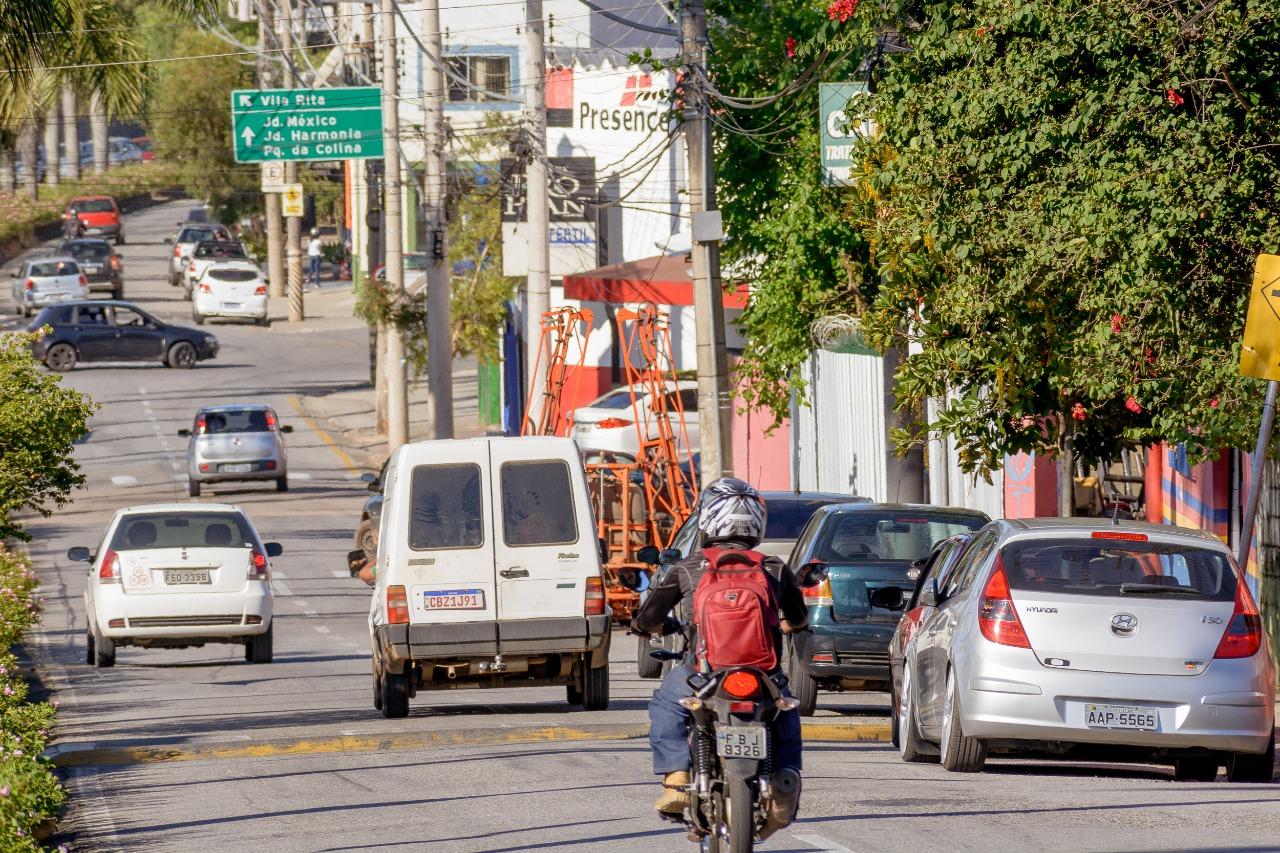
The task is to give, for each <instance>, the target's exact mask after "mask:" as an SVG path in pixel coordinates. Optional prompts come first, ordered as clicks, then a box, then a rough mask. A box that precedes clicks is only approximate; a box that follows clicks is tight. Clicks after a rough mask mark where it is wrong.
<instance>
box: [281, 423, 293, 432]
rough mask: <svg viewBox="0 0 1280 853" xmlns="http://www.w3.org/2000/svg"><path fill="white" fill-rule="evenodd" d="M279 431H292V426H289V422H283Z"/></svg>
mask: <svg viewBox="0 0 1280 853" xmlns="http://www.w3.org/2000/svg"><path fill="white" fill-rule="evenodd" d="M280 431H281V432H293V427H292V426H290V425H289V424H284V425H282V426H281V427H280Z"/></svg>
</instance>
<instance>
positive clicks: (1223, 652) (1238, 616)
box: [1213, 575, 1262, 658]
mask: <svg viewBox="0 0 1280 853" xmlns="http://www.w3.org/2000/svg"><path fill="white" fill-rule="evenodd" d="M1261 647H1262V616H1261V615H1259V613H1258V605H1257V604H1255V603H1254V601H1253V594H1252V593H1250V592H1249V587H1248V585H1247V584H1246V583H1245V582H1244V578H1242V577H1240V576H1239V575H1237V576H1236V607H1235V610H1234V611H1232V613H1231V621H1230V622H1228V623H1227V630H1225V631H1223V632H1222V639H1221V640H1220V641H1219V642H1218V650H1217V651H1215V652H1214V653H1213V656H1214V657H1215V658H1248V657H1253V656H1254V655H1255V654H1256V653H1257V651H1258V649H1259V648H1261Z"/></svg>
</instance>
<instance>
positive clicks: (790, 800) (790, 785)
mask: <svg viewBox="0 0 1280 853" xmlns="http://www.w3.org/2000/svg"><path fill="white" fill-rule="evenodd" d="M769 787H770V789H771V791H772V799H773V802H772V803H771V804H770V808H769V810H770V811H771V812H773V813H774V814H778V813H782V814H786V815H790V817H791V818H792V819H793V820H794V819H795V816H796V811H797V810H799V808H800V788H801V787H802V784H801V781H800V774H799V772H797V771H795V770H793V769H791V768H790V767H784V768H782V769H781V770H779V771H778V772H777V773H775V774H773V779H771V780H770V786H769Z"/></svg>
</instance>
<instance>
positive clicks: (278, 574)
mask: <svg viewBox="0 0 1280 853" xmlns="http://www.w3.org/2000/svg"><path fill="white" fill-rule="evenodd" d="M271 576H272V577H273V578H280V580H282V581H283V580H288V579H289V576H288V575H286V574H285V573H284V572H272V573H271Z"/></svg>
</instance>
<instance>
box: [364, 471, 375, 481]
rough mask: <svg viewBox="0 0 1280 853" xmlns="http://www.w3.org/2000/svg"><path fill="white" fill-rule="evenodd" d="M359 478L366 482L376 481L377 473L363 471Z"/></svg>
mask: <svg viewBox="0 0 1280 853" xmlns="http://www.w3.org/2000/svg"><path fill="white" fill-rule="evenodd" d="M360 479H361V480H362V481H363V482H366V483H376V482H378V475H377V474H370V473H369V472H368V471H365V472H364V473H363V474H361V475H360Z"/></svg>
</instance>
